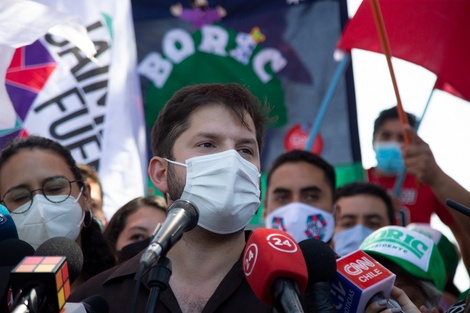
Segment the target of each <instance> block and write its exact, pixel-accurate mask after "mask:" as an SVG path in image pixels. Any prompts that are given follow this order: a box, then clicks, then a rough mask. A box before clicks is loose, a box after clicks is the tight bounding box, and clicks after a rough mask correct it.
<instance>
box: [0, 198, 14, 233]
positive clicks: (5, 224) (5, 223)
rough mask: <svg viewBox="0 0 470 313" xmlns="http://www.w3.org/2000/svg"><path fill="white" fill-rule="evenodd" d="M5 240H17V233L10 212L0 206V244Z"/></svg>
mask: <svg viewBox="0 0 470 313" xmlns="http://www.w3.org/2000/svg"><path fill="white" fill-rule="evenodd" d="M6 239H18V231H17V230H16V225H15V222H13V218H12V217H11V215H10V212H8V210H7V208H6V207H4V206H3V205H1V204H0V242H2V241H3V240H6Z"/></svg>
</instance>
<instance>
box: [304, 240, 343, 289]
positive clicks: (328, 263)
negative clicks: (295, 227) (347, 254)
mask: <svg viewBox="0 0 470 313" xmlns="http://www.w3.org/2000/svg"><path fill="white" fill-rule="evenodd" d="M299 247H300V250H302V253H303V256H304V258H305V263H306V264H307V271H308V283H309V284H312V283H316V282H326V281H329V280H330V279H333V278H334V277H335V275H336V256H335V253H334V251H333V249H331V247H330V246H329V245H328V244H327V243H325V242H323V241H321V240H318V239H313V238H312V239H306V240H302V241H301V242H299Z"/></svg>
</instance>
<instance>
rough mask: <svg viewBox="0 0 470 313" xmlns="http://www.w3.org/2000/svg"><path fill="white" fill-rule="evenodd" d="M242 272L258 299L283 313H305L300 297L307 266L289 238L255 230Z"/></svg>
mask: <svg viewBox="0 0 470 313" xmlns="http://www.w3.org/2000/svg"><path fill="white" fill-rule="evenodd" d="M243 271H244V273H245V277H246V280H247V281H248V284H249V285H250V286H251V289H252V290H253V292H254V293H255V295H256V296H257V297H258V299H260V300H261V301H263V302H265V303H267V304H274V305H275V306H276V307H278V308H282V310H281V311H283V312H287V313H294V312H298V313H300V312H303V309H302V305H301V302H300V298H299V296H300V295H301V294H303V293H304V291H305V288H306V286H307V281H308V276H307V265H306V264H305V259H304V256H303V254H302V251H301V250H300V247H299V245H298V244H297V243H296V242H295V240H294V239H293V238H292V237H291V236H290V235H289V234H287V233H285V232H283V231H279V230H275V229H267V228H258V229H255V230H254V231H253V233H252V234H251V236H250V238H249V239H248V242H247V244H246V247H245V251H244V254H243Z"/></svg>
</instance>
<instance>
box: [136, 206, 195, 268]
mask: <svg viewBox="0 0 470 313" xmlns="http://www.w3.org/2000/svg"><path fill="white" fill-rule="evenodd" d="M198 220H199V210H198V208H197V207H196V205H195V204H194V203H192V202H190V201H188V200H182V199H180V200H176V201H174V202H173V203H172V204H171V205H170V206H169V207H168V210H167V217H166V219H165V221H164V222H163V224H162V225H161V227H160V228H158V229H157V231H156V234H155V235H154V236H153V238H152V241H151V243H150V245H149V246H148V248H147V250H146V251H145V252H144V254H143V255H142V257H141V259H140V264H141V265H143V266H144V267H148V266H151V265H155V264H156V263H157V261H158V259H159V257H160V256H161V255H165V254H166V253H167V252H168V251H169V250H170V249H171V248H172V247H173V245H174V244H175V243H176V242H178V240H180V239H181V236H182V235H183V233H184V232H186V231H188V230H191V229H193V228H194V227H196V225H197V222H198Z"/></svg>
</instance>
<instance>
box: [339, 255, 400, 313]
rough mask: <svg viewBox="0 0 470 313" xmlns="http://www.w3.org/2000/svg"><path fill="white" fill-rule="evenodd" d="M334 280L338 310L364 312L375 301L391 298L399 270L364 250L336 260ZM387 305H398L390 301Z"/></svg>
mask: <svg viewBox="0 0 470 313" xmlns="http://www.w3.org/2000/svg"><path fill="white" fill-rule="evenodd" d="M336 268H337V271H336V276H335V278H334V279H333V280H332V282H331V287H332V288H331V294H332V295H333V303H334V304H335V307H336V310H337V311H338V312H345V313H346V312H364V311H365V308H366V307H367V305H368V304H369V303H370V302H372V301H378V300H381V299H389V298H390V293H391V292H392V288H393V285H394V283H395V274H393V273H392V272H391V271H389V270H388V269H387V268H386V267H384V266H383V265H382V264H380V263H379V262H377V261H376V260H374V259H373V258H372V257H370V256H369V255H368V254H367V253H365V252H364V251H361V250H357V251H354V252H351V253H350V254H348V255H345V256H343V257H342V258H339V259H338V260H337V261H336ZM387 307H392V308H393V307H395V306H394V305H393V304H392V303H391V302H390V301H389V303H388V305H387Z"/></svg>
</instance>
